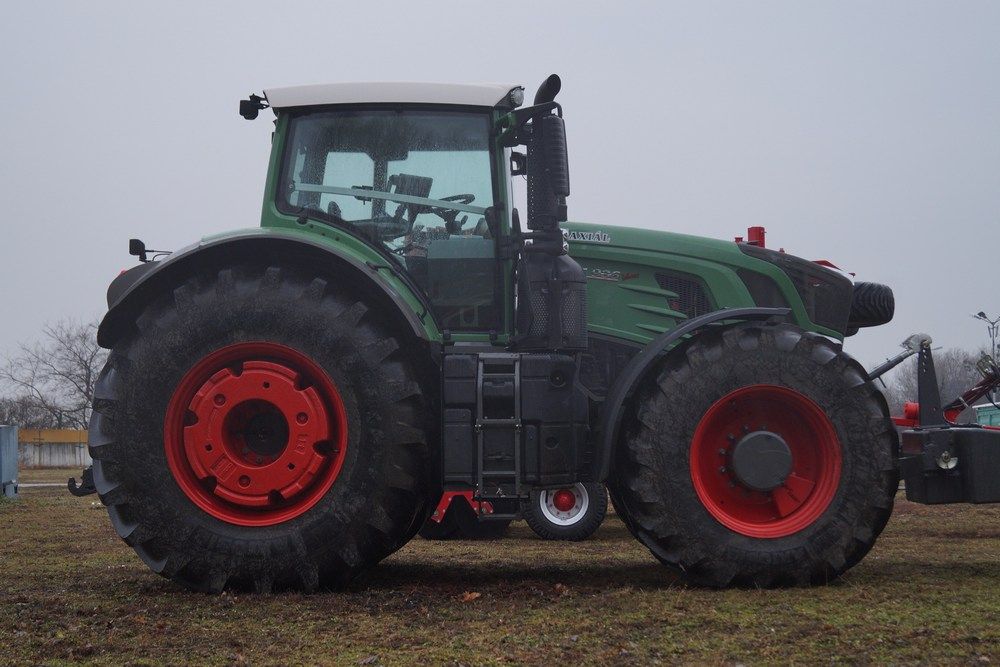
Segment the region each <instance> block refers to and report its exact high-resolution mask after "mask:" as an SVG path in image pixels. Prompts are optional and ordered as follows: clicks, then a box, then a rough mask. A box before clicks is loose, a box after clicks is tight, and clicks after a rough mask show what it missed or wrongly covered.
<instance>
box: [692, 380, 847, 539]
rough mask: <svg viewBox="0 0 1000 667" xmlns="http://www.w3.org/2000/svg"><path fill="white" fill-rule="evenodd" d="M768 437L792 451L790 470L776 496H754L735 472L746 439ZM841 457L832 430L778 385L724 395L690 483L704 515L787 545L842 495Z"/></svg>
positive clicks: (696, 446)
mask: <svg viewBox="0 0 1000 667" xmlns="http://www.w3.org/2000/svg"><path fill="white" fill-rule="evenodd" d="M761 433H766V434H767V436H768V437H770V436H772V435H776V436H777V439H778V440H781V441H783V442H784V444H785V445H786V446H787V454H790V466H789V467H790V469H789V471H788V473H787V475H786V476H784V478H783V479H782V480H781V482H780V484H778V485H777V486H775V487H774V488H773V489H770V490H759V489H755V488H751V487H750V486H748V485H747V483H746V482H745V480H743V479H741V478H740V477H739V475H738V474H737V472H738V471H737V470H735V469H734V459H733V456H734V452H735V450H736V448H737V447H738V446H740V443H741V442H745V441H746V440H744V439H746V438H750V437H753V436H755V435H757V434H761ZM840 470H841V451H840V441H839V439H838V438H837V432H836V429H834V427H833V423H832V422H831V421H830V419H829V418H828V417H827V416H826V414H825V413H824V412H823V410H822V408H820V407H819V406H818V405H816V403H815V402H813V401H812V400H811V399H809V398H808V397H807V396H805V395H803V394H801V393H799V392H797V391H795V390H792V389H789V388H787V387H779V386H774V385H752V386H749V387H743V388H741V389H737V390H735V391H733V392H730V393H729V394H726V395H725V396H723V397H722V398H720V399H719V400H718V401H716V402H715V403H714V404H713V405H712V407H710V408H709V409H708V411H707V412H706V413H705V415H704V416H703V417H702V418H701V421H700V422H699V423H698V428H697V429H696V430H695V434H694V438H693V439H692V441H691V480H692V482H693V483H694V488H695V491H696V492H697V494H698V498H699V499H700V500H701V502H702V504H703V505H704V506H705V509H707V510H708V511H709V513H710V514H711V515H712V516H713V517H715V519H716V520H718V521H719V523H721V524H722V525H724V526H726V527H727V528H729V529H730V530H733V531H735V532H737V533H740V534H742V535H747V536H749V537H761V538H778V537H786V536H788V535H792V534H794V533H797V532H798V531H800V530H802V529H804V528H806V527H808V526H810V525H811V524H812V523H813V522H814V521H816V520H817V519H818V518H819V517H820V516H821V515H822V514H823V512H825V511H826V508H827V507H829V505H830V502H831V501H832V500H833V497H834V496H835V495H836V493H837V488H838V486H839V484H840Z"/></svg>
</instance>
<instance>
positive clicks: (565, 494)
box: [552, 489, 576, 512]
mask: <svg viewBox="0 0 1000 667" xmlns="http://www.w3.org/2000/svg"><path fill="white" fill-rule="evenodd" d="M552 504H553V505H555V507H556V509H557V510H559V511H560V512H568V511H570V510H571V509H573V507H575V506H576V494H575V493H573V490H572V489H559V490H558V491H556V492H555V494H553V496H552Z"/></svg>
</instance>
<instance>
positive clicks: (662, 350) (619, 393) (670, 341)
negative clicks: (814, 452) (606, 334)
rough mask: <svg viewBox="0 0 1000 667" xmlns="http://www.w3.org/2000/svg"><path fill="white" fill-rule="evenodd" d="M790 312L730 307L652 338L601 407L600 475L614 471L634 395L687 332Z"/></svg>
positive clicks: (606, 476) (621, 376) (629, 364)
mask: <svg viewBox="0 0 1000 667" xmlns="http://www.w3.org/2000/svg"><path fill="white" fill-rule="evenodd" d="M790 312H791V309H790V308H726V309H723V310H717V311H715V312H712V313H706V314H704V315H701V316H700V317H695V318H693V319H690V320H688V321H687V322H685V323H684V324H682V325H681V326H679V327H677V328H676V329H671V330H670V331H667V332H665V333H662V334H660V335H659V336H657V337H656V338H654V339H653V340H652V341H650V342H649V344H647V345H646V347H644V348H642V351H641V352H639V354H637V355H635V356H634V357H632V361H630V362H629V363H628V365H627V366H625V369H624V370H623V371H622V372H621V373H620V374H619V375H618V377H617V378H615V382H614V384H613V385H612V387H611V390H610V391H609V392H608V394H607V398H605V400H604V404H603V406H602V409H601V430H600V435H599V436H598V437H599V438H600V443H599V447H600V470H599V476H598V479H599V480H601V481H606V480H607V479H608V476H609V475H610V474H611V452H612V451H613V448H614V446H615V443H616V442H618V432H619V428H620V426H621V420H622V415H623V412H624V408H625V404H626V402H627V401H628V400H629V399H630V398H632V395H633V394H634V393H635V391H636V389H638V388H639V386H640V385H641V384H642V382H643V380H645V379H646V377H647V375H648V374H649V372H650V371H651V370H652V368H653V367H654V366H655V365H656V362H657V361H658V360H659V359H661V358H662V356H663V355H664V354H666V353H667V352H668V351H669V350H670V349H671V348H672V347H673V346H674V345H675V344H676V343H678V342H679V341H680V340H681V339H682V338H683V337H684V336H687V335H689V334H692V333H695V332H697V331H698V330H699V329H705V328H708V327H711V326H713V325H715V324H718V323H720V322H725V321H733V320H735V321H748V320H768V319H771V318H784V317H787V316H788V314H789V313H790Z"/></svg>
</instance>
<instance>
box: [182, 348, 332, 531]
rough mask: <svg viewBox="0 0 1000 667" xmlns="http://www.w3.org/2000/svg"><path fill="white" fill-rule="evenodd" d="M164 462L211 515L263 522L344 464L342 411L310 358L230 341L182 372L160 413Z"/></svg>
mask: <svg viewBox="0 0 1000 667" xmlns="http://www.w3.org/2000/svg"><path fill="white" fill-rule="evenodd" d="M163 439H164V445H165V448H166V454H167V463H168V465H169V466H170V471H171V472H172V473H173V475H174V479H175V480H176V481H177V484H178V485H179V486H180V488H181V490H182V491H183V492H184V494H185V495H186V496H187V497H188V498H190V499H191V501H192V502H194V503H195V504H196V505H197V506H198V507H200V508H201V509H203V510H204V511H205V512H207V513H208V514H210V515H212V516H213V517H215V518H217V519H221V520H222V521H226V522H229V523H233V524H237V525H241V526H269V525H274V524H277V523H282V522H284V521H288V520H290V519H293V518H295V517H297V516H299V515H300V514H302V513H303V512H305V511H307V510H308V509H309V508H310V507H312V506H313V505H315V504H316V503H317V502H318V501H319V499H320V498H322V497H323V496H324V495H325V494H326V492H327V491H329V489H330V487H331V486H332V485H333V482H334V481H335V480H336V479H337V475H338V474H339V473H340V470H341V468H342V466H343V464H344V456H345V454H346V451H347V412H346V410H345V409H344V403H343V401H342V400H341V398H340V393H339V392H338V391H337V388H336V386H334V384H333V382H332V381H331V380H330V377H329V376H328V375H327V374H326V372H325V371H324V370H323V369H322V368H320V366H319V365H318V364H316V363H315V362H314V361H313V360H312V359H310V358H309V357H307V356H305V355H304V354H302V353H300V352H297V351H296V350H293V349H292V348H290V347H286V346H284V345H279V344H277V343H265V342H255V343H238V344H235V345H230V346H227V347H224V348H221V349H219V350H216V351H215V352H213V353H212V354H209V355H208V356H206V357H204V358H203V359H201V360H200V361H199V362H198V363H196V364H195V365H194V367H193V368H191V370H189V371H188V372H187V373H186V374H185V375H184V377H183V378H182V379H181V381H180V383H179V384H178V385H177V388H176V389H175V390H174V393H173V395H172V396H171V399H170V403H169V405H168V406H167V414H166V420H165V422H164V438H163Z"/></svg>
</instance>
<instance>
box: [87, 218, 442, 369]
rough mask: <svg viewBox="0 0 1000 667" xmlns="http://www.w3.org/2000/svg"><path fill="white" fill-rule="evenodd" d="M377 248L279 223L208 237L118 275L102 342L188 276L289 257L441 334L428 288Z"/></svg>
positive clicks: (423, 333)
mask: <svg viewBox="0 0 1000 667" xmlns="http://www.w3.org/2000/svg"><path fill="white" fill-rule="evenodd" d="M372 254H373V256H372V257H364V256H359V255H358V254H357V253H354V252H351V251H349V250H348V249H346V248H344V247H342V246H338V245H336V244H334V243H333V242H330V241H328V240H326V239H323V238H321V237H318V236H316V235H313V234H303V233H296V232H294V231H289V230H278V229H263V228H254V229H248V230H242V231H239V232H233V233H231V234H227V235H224V236H219V237H211V238H208V239H204V240H202V241H201V242H199V243H195V244H192V245H190V246H187V247H185V248H182V249H181V250H178V251H177V252H174V253H173V254H171V255H170V256H169V257H167V258H166V259H164V260H162V261H157V262H147V263H145V264H141V265H139V266H137V267H134V268H133V269H130V270H129V271H126V272H124V273H123V274H121V275H120V276H118V278H116V279H115V280H114V281H113V282H112V283H111V285H110V287H109V288H108V312H107V314H105V316H104V318H103V319H102V320H101V324H100V326H99V327H98V330H97V342H98V344H99V345H100V346H101V347H105V348H109V349H110V348H111V347H112V346H114V344H115V342H116V341H117V340H118V339H119V338H120V337H121V336H122V335H123V334H124V333H126V332H127V331H129V329H130V328H131V327H132V326H133V323H134V321H135V318H136V317H137V316H138V315H139V313H140V312H141V311H142V309H143V307H144V306H145V305H146V304H147V303H149V302H150V300H152V299H153V298H155V296H156V295H157V294H159V293H160V292H161V291H162V290H164V289H168V288H170V287H171V286H176V285H177V284H178V282H180V281H182V280H184V279H185V277H186V276H189V275H193V274H194V273H196V272H198V271H203V270H205V269H211V268H213V267H221V266H224V265H225V264H231V263H233V262H241V261H253V262H263V261H267V262H271V261H273V262H281V261H286V262H288V263H290V264H291V265H293V266H295V267H302V268H306V269H308V270H311V271H313V272H315V273H316V274H317V275H336V276H337V277H338V278H340V279H343V280H347V281H348V282H349V283H350V284H351V286H352V288H355V289H357V290H359V291H360V292H362V293H365V294H369V295H371V296H373V297H374V298H375V299H376V300H377V302H379V305H380V308H381V309H382V310H385V309H391V310H390V312H387V313H385V314H386V316H387V317H389V318H394V319H396V320H397V321H398V322H399V324H400V325H401V326H404V327H405V328H406V329H407V330H408V332H409V333H412V334H413V336H415V337H416V338H418V339H423V340H428V341H432V340H437V339H439V337H440V330H439V328H438V326H437V322H436V320H435V318H434V314H433V311H432V310H431V308H430V305H429V304H428V303H427V301H426V298H425V297H424V296H423V294H422V293H421V292H420V291H419V290H418V289H414V288H412V287H411V286H409V285H408V284H407V280H406V279H405V278H404V277H403V276H402V274H401V273H400V272H398V271H396V270H394V269H395V267H393V266H392V265H391V263H390V262H391V261H392V260H386V259H385V258H383V257H381V256H378V255H377V254H374V253H372Z"/></svg>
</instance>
